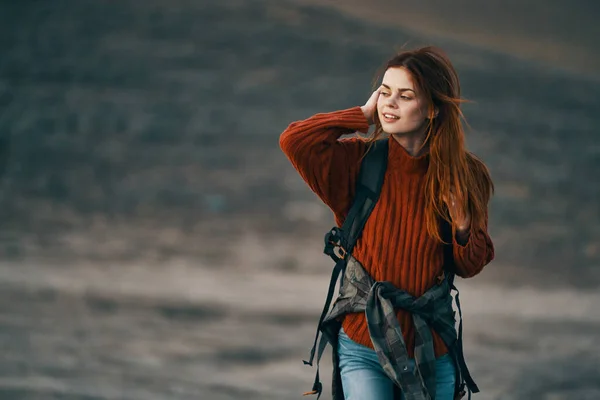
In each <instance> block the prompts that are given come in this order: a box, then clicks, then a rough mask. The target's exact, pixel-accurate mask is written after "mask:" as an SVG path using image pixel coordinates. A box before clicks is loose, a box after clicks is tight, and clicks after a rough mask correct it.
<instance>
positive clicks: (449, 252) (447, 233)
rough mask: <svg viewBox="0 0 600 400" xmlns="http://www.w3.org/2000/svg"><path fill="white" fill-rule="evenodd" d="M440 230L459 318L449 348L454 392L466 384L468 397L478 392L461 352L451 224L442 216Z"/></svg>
mask: <svg viewBox="0 0 600 400" xmlns="http://www.w3.org/2000/svg"><path fill="white" fill-rule="evenodd" d="M440 230H441V236H442V240H443V241H444V244H443V246H444V250H443V251H444V275H445V277H446V279H447V280H448V285H449V286H450V290H454V291H455V292H456V294H455V296H454V300H455V301H456V308H457V310H458V318H459V324H458V332H457V333H458V336H457V340H456V342H455V343H454V345H453V348H452V349H450V350H451V353H452V357H453V358H454V362H455V366H456V370H457V371H456V372H457V376H456V378H457V379H456V392H457V394H458V393H461V394H463V395H464V394H465V393H464V388H465V385H466V387H467V390H468V392H469V398H471V392H472V393H478V392H479V388H478V387H477V384H476V383H475V381H474V380H473V378H472V377H471V374H470V372H469V369H468V368H467V363H466V361H465V355H464V352H463V340H462V336H463V334H462V333H463V324H462V310H461V308H460V298H459V292H458V289H457V288H456V286H455V285H454V277H455V275H456V269H455V266H454V253H453V247H452V242H453V238H452V226H451V225H450V223H449V222H448V221H446V220H445V219H443V218H440ZM460 397H462V396H457V398H460Z"/></svg>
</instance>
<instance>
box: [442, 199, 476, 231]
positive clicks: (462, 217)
mask: <svg viewBox="0 0 600 400" xmlns="http://www.w3.org/2000/svg"><path fill="white" fill-rule="evenodd" d="M444 202H445V203H446V206H447V207H448V212H449V213H450V218H452V222H453V223H454V226H455V227H456V230H457V231H458V233H459V234H460V233H468V232H469V229H470V228H471V213H469V210H468V209H465V208H464V207H462V203H463V202H462V201H457V200H456V196H455V195H454V193H450V199H448V198H447V197H444Z"/></svg>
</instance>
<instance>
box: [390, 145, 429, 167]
mask: <svg viewBox="0 0 600 400" xmlns="http://www.w3.org/2000/svg"><path fill="white" fill-rule="evenodd" d="M389 141H390V146H389V151H388V168H390V169H392V170H397V171H401V172H407V173H422V174H424V173H425V172H427V168H428V167H429V151H427V152H425V153H424V154H422V155H420V156H418V157H413V156H411V155H410V154H409V153H408V152H407V151H406V149H405V148H404V147H402V145H400V143H398V142H397V141H396V139H394V138H393V137H391V136H390V137H389Z"/></svg>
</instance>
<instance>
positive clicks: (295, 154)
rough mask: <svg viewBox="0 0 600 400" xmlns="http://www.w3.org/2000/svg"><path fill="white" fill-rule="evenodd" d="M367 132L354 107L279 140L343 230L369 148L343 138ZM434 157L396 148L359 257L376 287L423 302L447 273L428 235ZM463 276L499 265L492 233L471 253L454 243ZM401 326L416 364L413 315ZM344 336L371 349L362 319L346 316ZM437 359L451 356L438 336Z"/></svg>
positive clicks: (301, 124)
mask: <svg viewBox="0 0 600 400" xmlns="http://www.w3.org/2000/svg"><path fill="white" fill-rule="evenodd" d="M368 128H369V124H368V122H367V120H366V118H365V116H364V114H363V112H362V110H361V109H360V107H354V108H351V109H348V110H342V111H337V112H332V113H327V114H317V115H314V116H313V117H311V118H308V119H306V120H304V121H297V122H294V123H292V124H291V125H290V126H289V127H288V128H287V129H286V130H285V131H284V132H283V134H282V135H281V138H280V146H281V148H282V150H283V152H284V153H285V154H286V156H287V157H288V158H289V159H290V161H291V162H292V164H293V166H294V168H296V169H297V170H298V172H299V173H300V175H301V176H302V178H303V179H304V180H305V181H306V183H307V184H308V185H309V186H310V188H311V189H312V190H313V191H314V192H315V193H316V194H317V195H318V196H319V197H320V198H321V200H322V201H323V202H325V204H326V205H327V206H329V207H330V208H331V210H332V211H333V213H334V216H335V221H336V223H337V224H338V226H341V225H342V223H343V221H344V218H345V217H346V215H347V213H348V211H349V209H350V206H351V204H352V200H353V197H354V192H355V186H356V179H357V177H358V171H359V168H360V160H361V157H362V155H363V153H364V151H365V148H366V143H365V141H364V140H362V139H360V138H358V137H356V138H350V139H341V140H339V138H340V136H342V135H344V134H351V133H353V132H356V131H361V132H363V133H365V132H367V130H368ZM428 165H429V155H428V154H425V155H422V156H419V157H412V156H411V155H410V154H409V153H408V152H407V151H406V150H405V149H404V148H403V147H402V146H401V145H400V144H399V143H398V142H397V141H396V140H393V139H391V140H390V146H389V153H388V169H387V172H386V174H385V179H384V183H383V187H382V189H381V196H380V198H379V201H378V203H377V205H376V206H375V208H374V210H373V213H372V214H371V216H370V218H369V220H368V221H367V223H366V225H365V228H364V231H363V234H362V237H361V239H360V240H359V241H358V242H357V244H356V247H355V249H354V252H353V255H354V257H355V258H356V259H357V260H358V261H359V262H360V263H361V264H362V265H363V266H364V268H365V269H366V271H367V272H368V273H369V274H370V275H371V276H372V277H373V279H375V280H376V281H389V282H392V283H393V284H394V285H395V286H396V287H398V288H400V289H403V290H405V291H407V292H408V293H410V294H411V295H413V296H416V297H418V296H421V295H422V294H423V293H425V292H426V291H427V290H428V289H429V288H431V287H432V286H433V285H434V284H435V282H436V277H438V276H440V275H441V274H442V271H443V249H442V244H441V243H439V242H438V241H436V240H435V239H433V238H432V237H430V236H429V235H428V234H427V231H426V228H425V213H424V210H425V190H424V188H425V173H426V172H427V168H428ZM453 250H454V261H455V264H456V270H457V275H458V276H461V277H464V278H466V277H471V276H473V275H476V274H477V273H478V272H480V271H481V269H482V268H483V267H484V266H485V265H486V264H487V263H489V262H490V261H491V260H492V259H493V257H494V247H493V244H492V241H491V239H490V237H489V236H488V234H487V232H486V230H479V231H476V232H471V235H470V237H469V240H468V242H467V243H466V245H464V246H463V245H461V244H459V243H457V242H456V239H455V240H454V242H453ZM398 320H399V322H400V326H401V327H402V332H403V334H404V339H405V341H406V346H407V350H408V353H409V355H410V357H414V333H415V331H414V325H413V322H412V317H411V315H410V313H408V312H406V311H404V310H398ZM343 328H344V330H345V332H346V333H347V334H348V336H349V337H350V338H351V339H353V340H354V341H356V342H358V343H360V344H362V345H364V346H368V347H371V348H372V347H373V344H372V342H371V339H370V337H369V331H368V328H367V323H366V317H365V314H364V313H357V314H348V315H346V317H345V318H344V322H343ZM433 338H434V347H435V353H436V356H440V355H443V354H444V353H446V352H447V349H446V346H445V345H444V343H443V341H442V339H441V338H440V337H439V336H438V335H437V334H436V333H435V332H433Z"/></svg>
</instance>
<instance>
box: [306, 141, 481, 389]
mask: <svg viewBox="0 0 600 400" xmlns="http://www.w3.org/2000/svg"><path fill="white" fill-rule="evenodd" d="M388 148H389V139H383V140H378V141H375V142H374V143H373V144H372V146H371V147H370V148H368V149H367V152H366V154H365V156H364V158H363V160H362V163H361V166H360V171H359V175H358V180H357V186H356V193H355V196H354V200H353V203H352V206H351V207H350V210H349V212H348V215H347V216H346V219H345V220H344V223H343V224H342V227H341V228H340V227H337V226H335V227H333V228H331V229H330V230H329V231H328V232H327V233H326V234H325V248H324V251H323V252H324V253H325V254H327V255H328V256H330V257H331V258H332V259H333V261H335V266H334V268H333V271H332V273H331V279H330V282H329V288H328V291H327V297H326V300H325V305H324V307H323V311H322V313H321V316H320V318H319V323H318V325H317V333H316V336H315V340H314V344H313V347H312V349H311V352H310V357H309V360H308V361H304V364H305V365H310V366H312V365H313V359H314V356H315V351H316V350H317V342H318V339H319V335H320V333H321V332H322V333H324V334H325V332H323V331H322V324H323V320H324V319H325V317H326V315H327V312H328V311H329V309H330V307H331V301H332V300H333V295H334V292H335V286H336V284H337V282H338V280H340V288H341V285H342V284H343V279H344V272H345V269H346V265H347V262H348V257H349V255H351V254H352V251H353V250H354V246H355V245H356V242H357V241H358V239H360V237H361V235H362V231H363V229H364V226H365V224H366V222H367V219H368V218H369V216H370V215H371V212H372V211H373V209H374V208H375V205H376V204H377V201H378V200H379V195H380V193H381V187H382V185H383V180H384V177H385V172H386V169H387V154H388ZM440 234H441V237H442V240H443V241H444V246H443V253H444V276H445V278H446V279H447V280H448V283H449V286H450V290H451V291H452V290H454V291H455V293H456V294H455V297H454V298H455V302H456V308H457V310H458V313H459V327H458V337H457V340H456V342H455V344H454V346H452V348H450V349H448V350H449V352H450V354H451V356H452V359H453V360H454V364H455V370H456V385H455V399H460V398H462V397H463V396H464V395H465V394H466V392H465V386H466V389H467V390H468V392H469V399H470V397H471V393H478V392H479V388H478V387H477V385H476V383H475V382H474V380H473V378H472V377H471V375H470V373H469V371H468V368H467V366H466V362H465V359H464V354H463V345H462V311H461V307H460V299H459V292H458V289H457V288H456V286H455V285H454V277H455V268H454V256H453V249H452V227H451V226H450V224H449V223H448V221H446V220H444V219H442V218H440ZM323 339H324V338H323V337H322V338H321V342H320V343H319V346H318V347H319V349H318V350H319V353H322V351H323V349H324V347H325V345H326V344H327V340H323ZM328 339H329V342H331V343H332V344H333V343H334V342H335V340H331V339H332V338H331V337H328ZM336 355H337V352H336V349H335V348H334V357H335V356H336ZM319 358H320V354H319ZM335 369H336V368H335V365H334V397H335V386H336V377H335V372H336V370H335ZM337 385H338V386H339V385H341V383H340V382H337ZM321 392H322V385H321V382H320V381H319V371H318V368H317V374H316V378H315V382H314V384H313V390H312V391H311V392H307V393H305V395H309V394H318V396H319V397H320V395H321ZM317 399H318V397H317Z"/></svg>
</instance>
